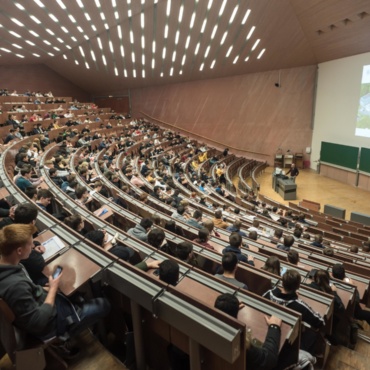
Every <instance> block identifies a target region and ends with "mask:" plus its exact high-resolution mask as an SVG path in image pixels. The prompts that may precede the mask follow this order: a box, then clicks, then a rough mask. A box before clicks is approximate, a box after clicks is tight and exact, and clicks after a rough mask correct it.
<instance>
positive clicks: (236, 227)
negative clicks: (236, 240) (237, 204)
mask: <svg viewBox="0 0 370 370" xmlns="http://www.w3.org/2000/svg"><path fill="white" fill-rule="evenodd" d="M241 226H242V223H241V222H240V220H235V221H234V223H233V224H232V225H231V226H228V227H227V228H226V230H227V231H231V232H232V233H238V234H240V235H241V236H242V237H243V238H246V237H247V234H246V233H245V232H244V231H241V230H240V228H241Z"/></svg>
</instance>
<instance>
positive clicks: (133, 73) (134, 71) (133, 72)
mask: <svg viewBox="0 0 370 370" xmlns="http://www.w3.org/2000/svg"><path fill="white" fill-rule="evenodd" d="M132 75H133V76H134V78H136V69H134V70H132Z"/></svg>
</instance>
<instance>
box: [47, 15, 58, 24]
mask: <svg viewBox="0 0 370 370" xmlns="http://www.w3.org/2000/svg"><path fill="white" fill-rule="evenodd" d="M49 17H50V18H51V19H52V20H53V21H54V22H59V21H58V18H57V17H56V16H55V15H54V14H51V13H50V14H49Z"/></svg>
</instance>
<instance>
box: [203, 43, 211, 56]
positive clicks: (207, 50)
mask: <svg viewBox="0 0 370 370" xmlns="http://www.w3.org/2000/svg"><path fill="white" fill-rule="evenodd" d="M210 49H211V47H210V46H209V45H208V46H207V49H206V52H205V53H204V58H207V57H208V53H209V51H210Z"/></svg>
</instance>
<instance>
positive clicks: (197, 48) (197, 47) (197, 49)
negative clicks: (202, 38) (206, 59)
mask: <svg viewBox="0 0 370 370" xmlns="http://www.w3.org/2000/svg"><path fill="white" fill-rule="evenodd" d="M199 47H200V42H198V43H197V46H196V48H195V51H194V54H195V55H197V54H198V51H199Z"/></svg>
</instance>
